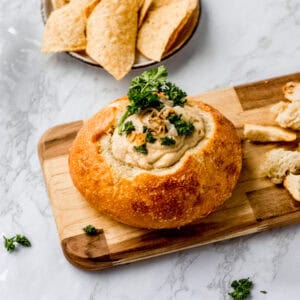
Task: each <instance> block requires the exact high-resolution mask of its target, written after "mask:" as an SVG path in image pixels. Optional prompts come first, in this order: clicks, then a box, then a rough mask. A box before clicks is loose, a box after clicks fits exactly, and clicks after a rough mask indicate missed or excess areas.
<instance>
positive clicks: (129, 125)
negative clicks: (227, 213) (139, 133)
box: [122, 121, 135, 135]
mask: <svg viewBox="0 0 300 300" xmlns="http://www.w3.org/2000/svg"><path fill="white" fill-rule="evenodd" d="M122 131H123V132H125V133H126V135H128V134H130V133H131V132H132V131H135V127H134V125H133V123H132V121H127V122H126V123H124V126H123V130H122Z"/></svg>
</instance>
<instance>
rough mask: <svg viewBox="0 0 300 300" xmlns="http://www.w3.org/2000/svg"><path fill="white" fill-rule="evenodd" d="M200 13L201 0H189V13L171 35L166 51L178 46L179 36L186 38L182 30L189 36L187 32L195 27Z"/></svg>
mask: <svg viewBox="0 0 300 300" xmlns="http://www.w3.org/2000/svg"><path fill="white" fill-rule="evenodd" d="M198 14H199V1H198V0H189V6H188V11H187V14H186V16H185V18H184V19H183V20H182V22H181V23H180V25H179V26H178V27H177V28H176V30H175V31H174V32H173V34H172V36H171V37H170V39H169V41H168V44H167V46H166V49H165V52H164V53H166V52H169V51H170V50H172V48H173V47H174V46H176V44H177V42H179V43H180V41H179V39H178V37H179V36H181V37H183V40H184V38H185V36H182V35H181V32H182V31H184V32H185V33H186V36H187V34H188V33H189V32H190V31H191V30H193V29H194V26H195V25H196V23H197V22H196V23H195V21H197V19H198Z"/></svg>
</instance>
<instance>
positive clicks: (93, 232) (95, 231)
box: [82, 225, 99, 235]
mask: <svg viewBox="0 0 300 300" xmlns="http://www.w3.org/2000/svg"><path fill="white" fill-rule="evenodd" d="M82 230H83V231H84V232H85V233H86V234H87V235H97V234H98V233H99V230H98V229H97V228H96V227H94V226H93V225H87V226H85V227H84V228H82Z"/></svg>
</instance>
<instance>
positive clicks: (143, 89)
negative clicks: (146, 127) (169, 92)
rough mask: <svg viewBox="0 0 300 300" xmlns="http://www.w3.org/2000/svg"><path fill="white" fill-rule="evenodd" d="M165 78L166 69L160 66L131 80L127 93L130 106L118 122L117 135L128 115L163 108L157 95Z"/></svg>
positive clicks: (166, 74)
mask: <svg viewBox="0 0 300 300" xmlns="http://www.w3.org/2000/svg"><path fill="white" fill-rule="evenodd" d="M167 76H168V71H167V69H166V68H165V67H164V66H160V67H158V68H154V69H152V70H149V71H145V72H143V73H142V74H141V76H137V77H135V78H133V79H132V81H131V83H130V87H129V90H128V93H127V95H128V98H129V101H130V104H129V105H128V106H127V110H126V112H125V113H124V115H123V116H122V118H121V119H120V121H119V124H118V129H119V134H121V133H122V125H123V123H124V121H125V120H126V118H128V117H129V116H130V115H133V114H136V113H138V112H140V111H141V110H143V109H146V108H148V107H154V108H156V109H158V110H160V109H162V108H163V103H162V102H161V101H160V99H159V96H158V95H157V93H158V92H160V90H161V87H162V85H164V84H165V82H166V79H167ZM155 92H156V93H155Z"/></svg>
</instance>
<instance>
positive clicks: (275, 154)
mask: <svg viewBox="0 0 300 300" xmlns="http://www.w3.org/2000/svg"><path fill="white" fill-rule="evenodd" d="M290 173H292V174H300V152H298V151H288V150H284V149H274V150H271V151H269V152H268V153H267V155H266V160H265V162H264V164H263V165H262V167H261V174H262V176H265V177H268V178H270V179H271V181H272V182H273V183H275V184H280V183H282V182H283V180H284V178H285V177H286V176H287V175H288V174H290Z"/></svg>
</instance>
